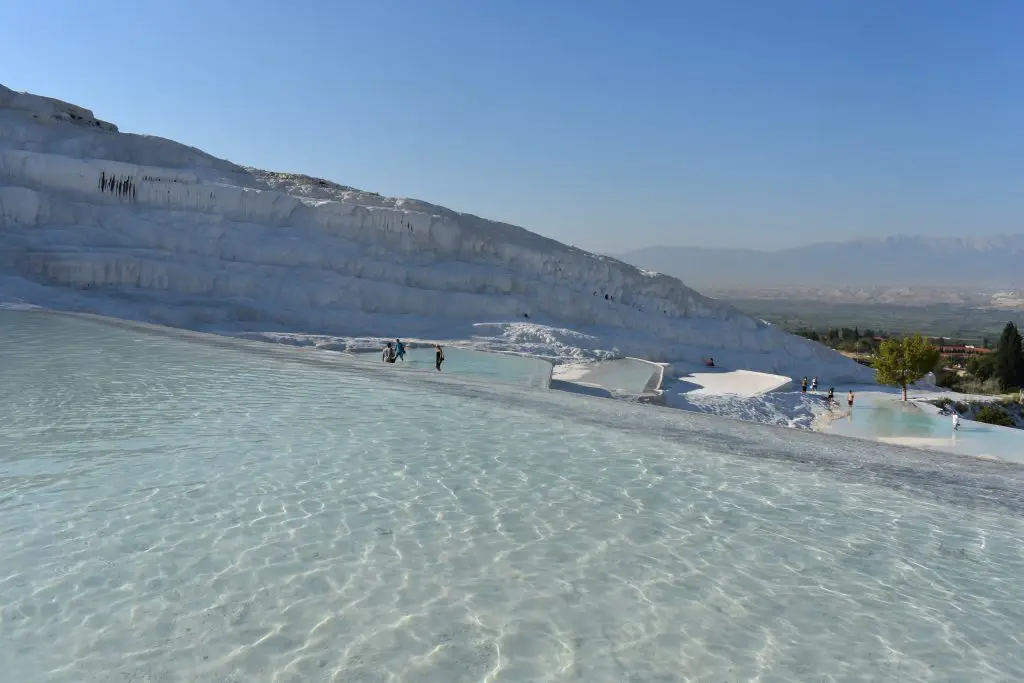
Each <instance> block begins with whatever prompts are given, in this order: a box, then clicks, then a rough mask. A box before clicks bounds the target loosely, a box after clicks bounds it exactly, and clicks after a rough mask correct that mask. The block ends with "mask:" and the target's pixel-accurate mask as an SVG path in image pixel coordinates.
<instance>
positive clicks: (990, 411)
mask: <svg viewBox="0 0 1024 683" xmlns="http://www.w3.org/2000/svg"><path fill="white" fill-rule="evenodd" d="M974 421H975V422H985V423H986V424H990V425H999V426H1002V427H1012V426H1013V419H1012V418H1011V417H1010V416H1009V415H1007V414H1006V411H1005V410H1003V409H1002V408H1000V407H999V406H994V405H987V406H984V407H983V408H982V409H981V410H979V411H978V414H977V415H975V416H974Z"/></svg>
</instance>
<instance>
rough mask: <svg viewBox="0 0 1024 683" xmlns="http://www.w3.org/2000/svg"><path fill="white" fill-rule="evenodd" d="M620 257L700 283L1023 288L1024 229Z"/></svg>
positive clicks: (666, 250) (661, 250)
mask: <svg viewBox="0 0 1024 683" xmlns="http://www.w3.org/2000/svg"><path fill="white" fill-rule="evenodd" d="M616 257H617V258H619V259H622V260H623V261H626V262H627V263H632V264H634V265H636V266H640V267H641V268H648V269H651V270H656V271H658V272H660V273H664V274H666V275H672V276H675V277H678V278H679V279H681V280H682V281H683V282H685V283H686V284H687V285H688V286H690V287H695V288H697V289H698V290H699V289H702V288H704V289H731V290H736V289H746V288H750V289H755V288H765V287H815V288H832V287H849V286H856V287H878V286H885V287H900V286H932V287H965V288H985V289H1019V288H1022V287H1024V234H1018V235H994V236H987V237H965V238H935V237H923V236H910V235H895V236H892V237H884V238H877V239H859V240H851V241H848V242H825V243H819V244H811V245H808V246H805V247H796V248H793V249H785V250H782V251H756V250H753V249H712V248H707V247H659V246H654V247H645V248H643V249H637V250H635V251H631V252H629V253H625V254H617V255H616Z"/></svg>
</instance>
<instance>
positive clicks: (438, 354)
mask: <svg viewBox="0 0 1024 683" xmlns="http://www.w3.org/2000/svg"><path fill="white" fill-rule="evenodd" d="M443 362H444V351H442V350H441V345H440V344H434V367H435V368H437V371H438V372H440V371H441V363H443Z"/></svg>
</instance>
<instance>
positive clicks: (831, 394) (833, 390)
mask: <svg viewBox="0 0 1024 683" xmlns="http://www.w3.org/2000/svg"><path fill="white" fill-rule="evenodd" d="M835 400H836V388H835V387H829V388H828V407H829V408H831V407H832V404H833V403H835Z"/></svg>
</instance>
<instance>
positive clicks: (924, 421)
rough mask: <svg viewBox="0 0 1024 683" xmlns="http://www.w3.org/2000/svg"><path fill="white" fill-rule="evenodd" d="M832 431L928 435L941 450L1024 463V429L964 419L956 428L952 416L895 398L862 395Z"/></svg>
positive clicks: (886, 435) (871, 435)
mask: <svg viewBox="0 0 1024 683" xmlns="http://www.w3.org/2000/svg"><path fill="white" fill-rule="evenodd" d="M829 431H831V432H834V433H836V434H841V435H844V436H853V437H859V438H866V439H877V438H897V439H900V438H909V439H927V440H928V446H929V447H931V448H935V449H938V450H943V451H949V452H953V453H957V454H959V455H966V456H973V457H982V456H984V457H997V458H999V459H1001V460H1005V461H1007V462H1015V463H1019V464H1024V430H1020V429H1012V428H1009V427H996V426H994V425H988V424H985V423H983V422H974V421H971V420H962V421H961V422H960V429H959V430H957V431H956V432H954V431H953V421H952V417H951V416H947V415H935V414H931V413H926V412H924V411H923V410H922V409H920V408H918V407H917V406H915V405H914V404H913V403H904V402H902V401H899V400H896V399H894V398H878V399H867V400H864V399H860V400H859V401H858V405H857V406H855V409H854V411H853V415H852V419H851V418H849V417H847V418H842V419H838V420H835V421H833V422H832V423H831V424H830V428H829Z"/></svg>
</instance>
